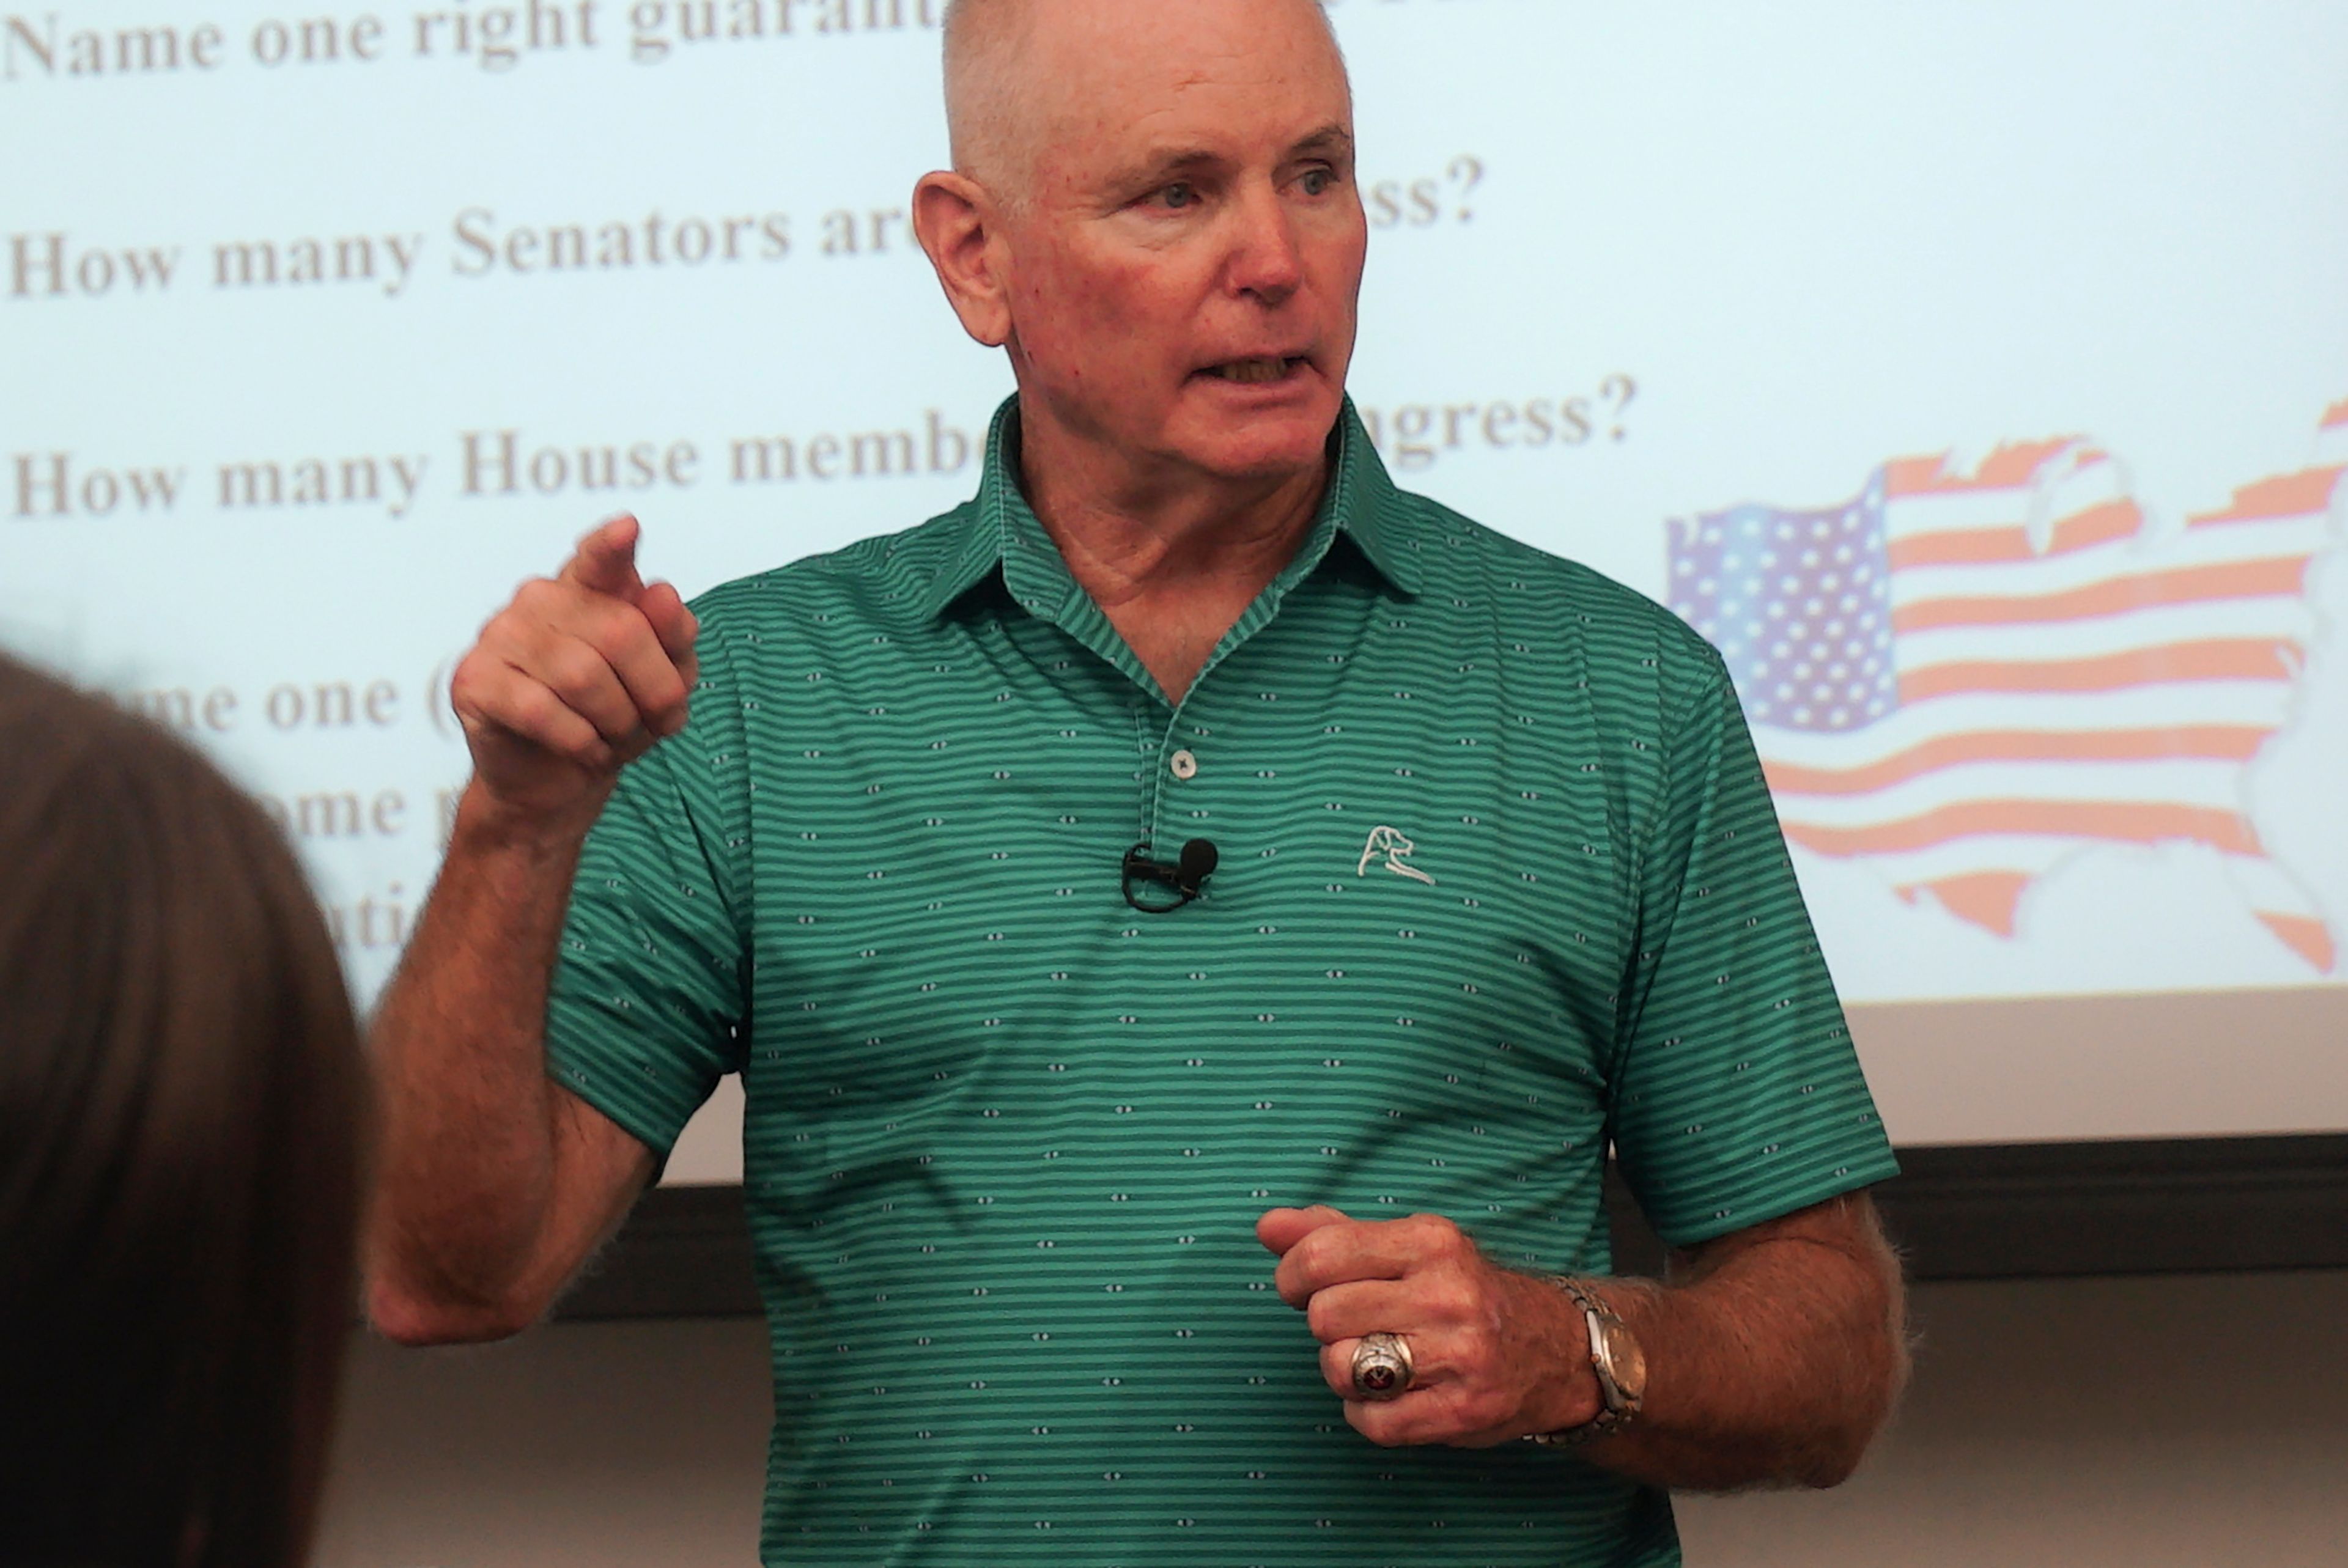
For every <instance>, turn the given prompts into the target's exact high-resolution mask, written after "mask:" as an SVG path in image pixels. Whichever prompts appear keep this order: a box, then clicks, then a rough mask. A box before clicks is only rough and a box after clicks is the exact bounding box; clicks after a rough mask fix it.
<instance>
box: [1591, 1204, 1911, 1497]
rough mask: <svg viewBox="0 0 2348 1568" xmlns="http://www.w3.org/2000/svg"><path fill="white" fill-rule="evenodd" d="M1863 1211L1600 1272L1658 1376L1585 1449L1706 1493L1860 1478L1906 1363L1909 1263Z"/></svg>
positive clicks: (1603, 1288)
mask: <svg viewBox="0 0 2348 1568" xmlns="http://www.w3.org/2000/svg"><path fill="white" fill-rule="evenodd" d="M1842 1202H1843V1204H1860V1205H1863V1204H1864V1202H1865V1200H1864V1199H1863V1198H1854V1199H1846V1200H1843V1201H1842ZM1839 1206H1840V1205H1828V1211H1834V1210H1837V1209H1838V1207H1839ZM1862 1213H1863V1211H1862ZM1865 1219H1866V1223H1865V1224H1864V1225H1855V1226H1849V1227H1837V1229H1838V1230H1843V1231H1845V1233H1846V1234H1818V1235H1813V1234H1804V1233H1803V1231H1802V1230H1801V1229H1800V1228H1799V1227H1798V1226H1797V1227H1796V1228H1794V1229H1792V1230H1790V1231H1789V1232H1788V1234H1783V1235H1773V1236H1771V1237H1769V1238H1768V1239H1765V1240H1758V1241H1756V1242H1755V1243H1754V1244H1753V1245H1748V1246H1744V1247H1741V1248H1739V1249H1737V1250H1735V1251H1733V1252H1730V1253H1727V1254H1726V1255H1722V1256H1718V1257H1713V1258H1704V1259H1702V1260H1700V1261H1699V1262H1698V1263H1697V1265H1696V1266H1694V1268H1692V1269H1690V1270H1688V1271H1686V1272H1685V1273H1684V1274H1683V1275H1682V1276H1679V1277H1676V1278H1674V1279H1673V1280H1672V1281H1670V1282H1668V1283H1652V1282H1640V1281H1631V1280H1606V1281H1601V1282H1600V1283H1599V1286H1598V1291H1599V1294H1600V1295H1601V1296H1603V1297H1604V1298H1605V1299H1606V1301H1607V1303H1608V1304H1609V1305H1610V1306H1611V1307H1612V1308H1613V1309H1614V1310H1615V1312H1617V1313H1618V1314H1619V1315H1620V1316H1621V1317H1622V1319H1623V1321H1624V1322H1625V1323H1626V1324H1627V1325H1628V1326H1629V1327H1630V1328H1631V1330H1632V1333H1633V1334H1635V1335H1636V1336H1637V1337H1638V1339H1639V1343H1640V1345H1641V1346H1642V1347H1643V1348H1644V1349H1645V1351H1646V1355H1647V1361H1648V1385H1647V1390H1646V1396H1645V1399H1644V1402H1643V1408H1642V1409H1641V1411H1640V1414H1639V1417H1638V1419H1637V1420H1636V1421H1635V1422H1634V1423H1633V1424H1632V1426H1631V1427H1630V1428H1629V1429H1628V1430H1625V1431H1624V1432H1622V1434H1621V1435H1620V1436H1617V1437H1614V1438H1611V1439H1607V1440H1602V1441H1601V1442H1598V1443H1594V1444H1592V1445H1591V1447H1590V1449H1589V1450H1586V1452H1587V1456H1588V1458H1589V1459H1590V1460H1592V1461H1593V1462H1595V1463H1597V1464H1600V1465H1602V1466H1604V1467H1606V1468H1607V1469H1609V1470H1613V1471H1619V1472H1621V1473H1622V1474H1625V1475H1630V1476H1633V1477H1636V1478H1637V1479H1639V1480H1642V1481H1650V1482H1653V1483H1654V1484H1656V1485H1661V1486H1671V1487H1681V1488H1688V1489H1693V1490H1702V1491H1725V1490H1728V1489H1732V1488H1736V1487H1746V1486H1759V1485H1804V1486H1832V1485H1835V1484H1837V1483H1838V1482H1839V1481H1843V1480H1844V1479H1845V1478H1847V1477H1848V1476H1849V1474H1850V1473H1851V1471H1853V1470H1855V1469H1856V1468H1857V1467H1858V1464H1859V1458H1860V1456H1861V1454H1862V1453H1863V1452H1864V1451H1865V1450H1866V1447H1867V1445H1868V1443H1869V1440H1871V1439H1872V1438H1873V1437H1874V1435H1875V1433H1876V1432H1877V1430H1879V1428H1880V1427H1881V1426H1882V1424H1883V1422H1884V1420H1885V1419H1887V1418H1888V1417H1889V1415H1890V1410H1891V1408H1892V1405H1893V1403H1894V1402H1895V1401H1896V1399H1898V1397H1899V1393H1900V1388H1901V1387H1902V1385H1903V1384H1904V1382H1905V1379H1906V1375H1907V1342H1906V1328H1905V1307H1904V1303H1903V1300H1902V1293H1901V1290H1900V1276H1899V1270H1898V1266H1897V1263H1896V1260H1894V1259H1893V1258H1892V1256H1891V1255H1890V1249H1889V1248H1888V1247H1886V1246H1884V1245H1883V1244H1882V1241H1881V1239H1880V1236H1879V1234H1878V1233H1877V1232H1876V1230H1875V1227H1874V1225H1873V1221H1872V1218H1871V1215H1866V1216H1865ZM1593 1413H1594V1412H1593Z"/></svg>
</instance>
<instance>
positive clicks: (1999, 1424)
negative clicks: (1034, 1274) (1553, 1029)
mask: <svg viewBox="0 0 2348 1568" xmlns="http://www.w3.org/2000/svg"><path fill="white" fill-rule="evenodd" d="M1916 1317H1917V1324H1918V1327H1919V1328H1920V1330H1921V1334H1922V1343H1921V1347H1920V1349H1919V1352H1918V1358H1917V1378H1916V1385H1915V1389H1914V1392H1913V1394H1912V1395H1911V1397H1910V1401H1909V1404H1908V1408H1907V1409H1906V1411H1905V1412H1904V1414H1903V1415H1902V1417H1901V1419H1900V1422H1899V1424H1898V1426H1897V1427H1896V1428H1895V1430H1893V1432H1892V1433H1891V1434H1890V1437H1889V1438H1888V1439H1887V1440H1886V1441H1885V1442H1884V1443H1883V1445H1882V1446H1881V1447H1880V1448H1879V1450H1877V1452H1876V1454H1875V1456H1874V1457H1873V1458H1872V1460H1870V1461H1869V1465H1868V1467H1867V1468H1866V1469H1865V1470H1864V1471H1861V1473H1860V1475H1859V1478H1858V1479H1857V1480H1856V1481H1852V1482H1851V1483H1850V1484H1849V1486H1847V1487H1844V1488H1843V1489H1841V1490H1840V1491H1835V1492H1830V1493H1825V1494H1815V1495H1813V1494H1803V1495H1765V1496H1749V1497H1737V1498H1723V1499H1715V1498H1694V1499H1688V1500H1685V1501H1684V1502H1683V1504H1682V1508H1681V1519H1682V1523H1683V1528H1684V1532H1685V1535H1686V1538H1687V1545H1688V1559H1689V1561H1690V1563H1693V1564H1695V1565H1696V1568H1704V1565H1706V1564H1724V1565H1726V1564H1734V1565H1735V1568H1774V1565H1776V1564H1788V1565H1790V1564H1795V1563H1800V1564H1804V1565H1806V1568H1834V1565H1836V1564H1842V1563H1849V1564H1853V1565H1857V1564H1861V1563H1864V1564H1867V1565H1869V1568H1880V1565H1883V1564H1893V1565H1897V1568H1939V1565H1941V1564H1946V1565H1949V1568H1960V1565H1962V1568H1979V1565H1980V1564H1982V1563H1999V1564H2001V1565H2003V1568H2032V1565H2035V1564H2042V1563H2043V1564H2062V1565H2063V1568H2102V1565H2105V1564H2110V1565H2113V1568H2119V1565H2122V1564H2125V1565H2126V1568H2172V1565H2173V1568H2188V1565H2190V1568H2207V1565H2209V1564H2212V1563H2259V1564H2260V1568H2340V1565H2341V1564H2343V1563H2348V1348H2343V1336H2342V1329H2343V1325H2348V1273H2307V1274H2296V1275H2236V1276H2189V1277H2178V1278H2166V1279H2125V1280H2066V1281H2046V1282H2026V1283H1997V1284H1979V1285H1939V1286H1926V1287H1922V1288H1921V1289H1919V1290H1918V1291H1917V1293H1916ZM765 1354H766V1353H765V1332H764V1328H763V1327H762V1326H761V1325H760V1324H758V1323H757V1322H754V1321H748V1320H737V1321H724V1322H666V1323H628V1324H567V1325H561V1326H557V1327H551V1328H545V1329H541V1330H539V1331H538V1332H536V1333H534V1334H532V1335H530V1336H528V1337H524V1338H522V1339H521V1340H519V1341H517V1342H515V1343H512V1344H509V1345H504V1346H499V1347H494V1348H487V1349H479V1350H464V1351H456V1352H443V1351H435V1352H414V1351H402V1350H397V1349H395V1348H391V1347H389V1346H386V1345H383V1344H380V1343H367V1344H364V1345H362V1346H360V1347H359V1348H358V1349H357V1352H356V1354H355V1358H354V1361H353V1366H352V1369H351V1382H350V1392H349V1396H348V1399H347V1402H346V1404H345V1413H344V1429H343V1434H342V1438H341V1441H340V1447H339V1451H338V1454H337V1460H336V1464H335V1481H334V1491H333V1493H332V1496H331V1497H330V1499H329V1502H328V1509H327V1518H326V1522H325V1527H324V1536H323V1539H322V1541H321V1543H320V1551H319V1553H318V1563H319V1565H320V1568H524V1565H530V1568H537V1565H540V1564H545V1565H549V1568H551V1565H554V1564H561V1568H602V1565H605V1564H609V1565H611V1568H623V1565H624V1568H644V1565H645V1564H658V1565H660V1568H703V1565H705V1564H707V1565H712V1568H714V1565H716V1564H728V1565H736V1564H742V1563H749V1562H750V1561H751V1560H752V1553H753V1549H754V1545H755V1542H756V1539H757V1507H758V1486H759V1468H760V1463H761V1458H762V1445H763V1442H764V1437H765V1429H766V1423H767V1414H768V1409H769V1404H768V1397H767V1383H766V1359H765Z"/></svg>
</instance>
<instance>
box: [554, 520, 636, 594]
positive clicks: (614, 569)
mask: <svg viewBox="0 0 2348 1568" xmlns="http://www.w3.org/2000/svg"><path fill="white" fill-rule="evenodd" d="M642 536H643V528H641V527H640V526H639V525H638V523H637V522H636V519H635V518H633V516H631V515H629V514H628V513H625V512H623V513H622V514H620V516H618V517H616V518H613V519H612V520H611V521H610V522H608V523H605V524H603V525H602V527H601V528H597V529H596V530H595V531H594V532H592V533H591V534H589V535H588V536H587V537H586V538H582V539H581V540H580V541H579V548H577V549H575V550H573V551H572V553H571V559H569V560H567V561H565V562H563V563H562V571H561V576H562V577H563V578H564V579H566V580H568V581H571V582H575V583H577V584H578V585H579V586H580V587H582V588H583V589H588V590H589V591H590V592H592V593H608V594H612V595H614V596H615V597H617V598H621V599H624V600H628V601H629V602H630V603H633V602H634V601H635V600H636V597H637V596H638V595H639V594H641V593H643V592H644V580H643V579H641V578H639V577H637V576H636V541H637V540H638V539H639V538H641V537H642Z"/></svg>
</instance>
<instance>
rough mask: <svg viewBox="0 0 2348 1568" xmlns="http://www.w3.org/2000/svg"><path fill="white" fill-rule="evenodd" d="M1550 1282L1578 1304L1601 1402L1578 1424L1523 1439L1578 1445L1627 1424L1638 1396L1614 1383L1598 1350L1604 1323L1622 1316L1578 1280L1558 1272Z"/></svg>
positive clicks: (1616, 1321) (1553, 1445)
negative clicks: (1587, 1338)
mask: <svg viewBox="0 0 2348 1568" xmlns="http://www.w3.org/2000/svg"><path fill="white" fill-rule="evenodd" d="M1550 1283H1551V1284H1552V1285H1554V1286H1557V1287H1558V1288H1559V1289H1560V1290H1562V1291H1564V1292H1565V1293H1566V1295H1568V1296H1571V1297H1572V1298H1573V1304H1574V1305H1575V1306H1576V1307H1580V1308H1581V1320H1582V1324H1583V1327H1584V1328H1585V1330H1586V1331H1587V1333H1588V1335H1589V1348H1590V1369H1591V1371H1592V1372H1593V1373H1595V1374H1596V1375H1597V1378H1598V1392H1599V1396H1600V1398H1601V1400H1602V1401H1603V1402H1602V1403H1601V1405H1600V1407H1599V1410H1598V1413H1597V1414H1596V1415H1595V1416H1592V1417H1591V1419H1588V1420H1586V1421H1584V1422H1582V1423H1581V1425H1580V1426H1578V1427H1567V1428H1564V1429H1563V1430H1560V1431H1554V1432H1527V1433H1526V1434H1525V1439H1524V1440H1525V1441H1527V1442H1529V1443H1539V1444H1540V1446H1541V1447H1543V1448H1561V1449H1570V1448H1579V1447H1580V1446H1581V1444H1583V1443H1587V1442H1594V1441H1596V1440H1598V1439H1600V1438H1602V1437H1606V1436H1608V1435H1609V1434H1611V1433H1613V1432H1617V1431H1620V1430H1622V1428H1624V1427H1626V1426H1628V1425H1629V1424H1630V1422H1631V1418H1632V1417H1633V1416H1635V1415H1637V1414H1638V1413H1639V1400H1638V1399H1637V1397H1636V1396H1633V1395H1629V1394H1626V1393H1625V1392H1624V1390H1623V1389H1621V1388H1619V1387H1618V1386H1616V1384H1615V1382H1614V1379H1613V1378H1612V1376H1611V1375H1609V1373H1608V1372H1607V1369H1606V1363H1605V1361H1604V1360H1603V1358H1601V1357H1600V1356H1599V1354H1598V1337H1599V1336H1600V1335H1601V1333H1603V1332H1605V1326H1606V1325H1609V1324H1612V1325H1613V1326H1614V1327H1617V1328H1619V1327H1622V1318H1621V1317H1617V1316H1616V1315H1615V1313H1614V1311H1613V1310H1612V1308H1611V1307H1608V1306H1607V1305H1606V1304H1605V1303H1604V1302H1602V1301H1601V1300H1599V1299H1598V1297H1597V1296H1596V1295H1595V1294H1593V1293H1592V1292H1591V1290H1590V1289H1589V1288H1588V1287H1587V1286H1584V1285H1583V1284H1582V1283H1581V1281H1580V1280H1578V1279H1573V1278H1571V1277H1570V1276H1565V1275H1561V1274H1560V1275H1555V1276H1551V1278H1550Z"/></svg>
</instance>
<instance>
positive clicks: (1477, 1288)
mask: <svg viewBox="0 0 2348 1568" xmlns="http://www.w3.org/2000/svg"><path fill="white" fill-rule="evenodd" d="M1255 1234H1256V1236H1257V1238H1258V1239H1259V1240H1261V1241H1262V1243H1263V1245H1265V1246H1266V1247H1267V1248H1269V1249H1270V1250H1271V1251H1272V1252H1274V1253H1277V1254H1278V1255H1280V1266H1279V1268H1278V1269H1277V1271H1276V1272H1275V1273H1274V1275H1273V1276H1272V1277H1273V1282H1274V1283H1275V1284H1276V1285H1277V1286H1279V1289H1280V1296H1281V1299H1282V1300H1283V1301H1285V1302H1287V1303H1288V1305H1290V1306H1291V1307H1297V1308H1299V1309H1301V1310H1302V1311H1303V1313H1304V1314H1305V1320H1306V1322H1307V1324H1308V1325H1309V1326H1310V1327H1311V1328H1312V1330H1313V1337H1314V1338H1315V1339H1318V1340H1319V1341H1320V1342H1321V1375H1322V1376H1323V1378H1326V1379H1327V1380H1328V1384H1329V1387H1330V1389H1331V1390H1332V1391H1333V1392H1334V1393H1335V1394H1336V1395H1337V1397H1338V1398H1340V1399H1344V1401H1345V1419H1346V1420H1347V1421H1348V1422H1350V1423H1352V1425H1353V1428H1354V1430H1356V1431H1358V1432H1360V1433H1361V1434H1362V1435H1363V1436H1364V1437H1365V1438H1368V1439H1369V1440H1371V1441H1372V1442H1375V1443H1380V1444H1383V1445H1385V1446H1387V1447H1395V1446H1399V1445H1401V1444H1405V1443H1448V1444H1451V1445H1453V1446H1455V1447H1458V1448H1486V1447H1489V1446H1491V1445H1493V1444H1496V1443H1504V1442H1509V1441H1511V1440H1515V1439H1517V1438H1520V1437H1523V1436H1524V1435H1526V1434H1527V1433H1529V1432H1547V1431H1556V1430H1560V1429H1562V1428H1566V1427H1575V1426H1580V1425H1581V1423H1582V1422H1584V1421H1586V1420H1588V1419H1591V1417H1592V1416H1594V1415H1596V1414H1597V1412H1598V1409H1599V1406H1600V1403H1601V1396H1600V1394H1599V1391H1598V1384H1597V1379H1596V1378H1594V1377H1593V1376H1592V1375H1591V1369H1590V1354H1589V1341H1588V1337H1587V1333H1586V1330H1585V1329H1584V1327H1583V1325H1582V1319H1581V1311H1580V1309H1579V1308H1577V1307H1574V1305H1573V1304H1572V1302H1571V1300H1570V1298H1569V1297H1568V1296H1566V1295H1565V1293H1564V1292H1562V1291H1560V1290H1559V1289H1558V1288H1557V1286H1554V1285H1552V1284H1550V1282H1549V1281H1548V1280H1545V1279H1536V1278H1533V1277H1532V1276H1529V1275H1522V1274H1515V1273H1512V1272H1510V1271H1509V1270H1508V1269H1504V1268H1501V1267H1499V1266H1497V1265H1495V1264H1493V1263H1492V1262H1491V1261H1490V1260H1489V1259H1488V1258H1487V1257H1485V1255H1483V1253H1482V1252H1480V1251H1478V1248H1477V1246H1476V1243H1475V1242H1474V1240H1472V1239H1471V1238H1470V1237H1469V1236H1468V1235H1467V1233H1466V1232H1464V1231H1462V1230H1461V1229H1460V1228H1459V1227H1458V1226H1457V1225H1454V1224H1452V1222H1451V1221H1449V1220H1447V1219H1444V1218H1443V1217H1441V1216H1440V1215H1437V1214H1414V1215H1412V1216H1411V1217H1410V1218H1408V1219H1402V1220H1384V1221H1363V1220H1353V1219H1348V1218H1347V1217H1346V1216H1345V1215H1344V1214H1342V1213H1340V1212H1339V1211H1337V1210H1335V1209H1333V1208H1327V1207H1322V1206H1316V1207H1313V1208H1309V1209H1273V1210H1272V1211H1270V1212H1269V1213H1267V1214H1265V1215H1264V1216H1263V1217H1262V1219H1260V1220H1258V1221H1257V1222H1256V1227H1255ZM1379 1332H1385V1333H1388V1334H1399V1335H1401V1336H1402V1337H1404V1339H1405V1340H1406V1341H1407V1342H1408V1344H1409V1347H1410V1352H1411V1360H1412V1363H1413V1368H1414V1369H1413V1373H1412V1378H1411V1383H1410V1387H1409V1389H1408V1390H1407V1391H1406V1392H1405V1393H1404V1394H1402V1395H1401V1396H1400V1397H1399V1398H1397V1399H1392V1400H1389V1401H1384V1402H1377V1403H1372V1402H1370V1401H1366V1400H1365V1399H1362V1398H1361V1396H1360V1395H1359V1394H1357V1393H1356V1392H1355V1391H1354V1374H1353V1361H1354V1350H1355V1348H1357V1347H1358V1346H1359V1345H1360V1344H1361V1341H1362V1337H1363V1336H1364V1335H1365V1334H1374V1333H1379Z"/></svg>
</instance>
